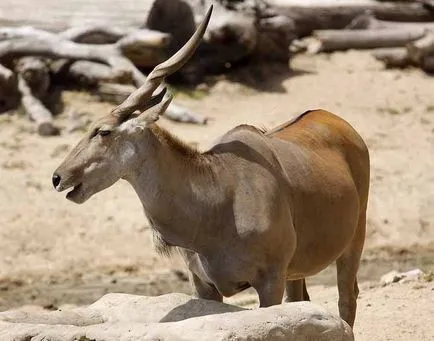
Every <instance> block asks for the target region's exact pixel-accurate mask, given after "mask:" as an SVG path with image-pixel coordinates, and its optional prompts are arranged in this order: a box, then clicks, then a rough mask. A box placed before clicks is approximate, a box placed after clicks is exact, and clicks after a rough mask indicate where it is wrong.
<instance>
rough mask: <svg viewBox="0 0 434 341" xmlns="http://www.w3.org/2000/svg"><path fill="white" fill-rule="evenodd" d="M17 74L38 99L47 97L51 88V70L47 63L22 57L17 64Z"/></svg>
mask: <svg viewBox="0 0 434 341" xmlns="http://www.w3.org/2000/svg"><path fill="white" fill-rule="evenodd" d="M14 69H15V72H17V73H18V74H19V75H20V76H21V77H22V78H23V79H24V80H25V81H26V84H27V85H28V86H29V88H30V89H31V90H32V93H33V95H34V96H36V97H37V98H43V97H44V96H46V95H47V92H48V88H49V87H50V70H49V67H48V65H47V62H46V61H44V60H43V59H41V58H38V57H22V58H20V59H19V60H18V61H17V62H16V64H15V68H14Z"/></svg>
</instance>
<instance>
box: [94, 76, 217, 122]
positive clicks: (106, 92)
mask: <svg viewBox="0 0 434 341" xmlns="http://www.w3.org/2000/svg"><path fill="white" fill-rule="evenodd" d="M134 90H136V87H134V86H132V85H128V84H112V83H99V84H98V85H97V87H96V94H97V95H98V96H99V97H100V98H101V99H103V100H105V101H109V102H112V103H115V104H120V103H122V102H123V101H124V100H125V99H126V98H127V97H128V96H129V95H130V94H131V93H132V92H133V91H134ZM164 116H165V117H167V118H169V119H170V120H172V121H176V122H184V123H195V124H206V123H207V122H208V118H207V117H203V116H202V115H200V114H197V113H194V112H192V111H191V110H189V109H187V108H184V107H183V106H180V105H178V104H173V103H172V104H171V105H170V106H169V107H168V108H167V111H166V112H165V113H164Z"/></svg>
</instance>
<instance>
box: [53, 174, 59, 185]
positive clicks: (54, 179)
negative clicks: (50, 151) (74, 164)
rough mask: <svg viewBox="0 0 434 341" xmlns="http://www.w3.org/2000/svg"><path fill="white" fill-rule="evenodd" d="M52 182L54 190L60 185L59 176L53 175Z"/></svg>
mask: <svg viewBox="0 0 434 341" xmlns="http://www.w3.org/2000/svg"><path fill="white" fill-rule="evenodd" d="M52 180H53V186H54V188H56V187H57V185H58V184H60V176H59V175H57V174H53V178H52Z"/></svg>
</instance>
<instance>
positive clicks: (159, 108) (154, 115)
mask: <svg viewBox="0 0 434 341" xmlns="http://www.w3.org/2000/svg"><path fill="white" fill-rule="evenodd" d="M172 99H173V95H172V94H171V93H167V94H166V96H165V97H164V98H163V100H162V101H161V102H160V103H158V104H156V105H154V106H153V107H151V108H149V109H148V110H146V111H144V112H142V113H141V114H140V115H139V116H138V117H137V118H136V120H137V123H139V124H140V125H148V124H152V123H154V122H156V121H158V119H159V118H160V116H161V115H163V114H164V113H165V111H166V110H167V107H168V106H169V104H170V102H172Z"/></svg>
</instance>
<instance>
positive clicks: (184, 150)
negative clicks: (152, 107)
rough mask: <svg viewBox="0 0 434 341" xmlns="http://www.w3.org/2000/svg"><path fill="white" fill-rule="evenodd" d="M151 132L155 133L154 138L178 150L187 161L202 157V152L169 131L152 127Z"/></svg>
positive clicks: (156, 126) (155, 126)
mask: <svg viewBox="0 0 434 341" xmlns="http://www.w3.org/2000/svg"><path fill="white" fill-rule="evenodd" d="M151 130H152V132H153V133H154V136H155V137H156V138H157V139H158V140H159V141H160V142H162V143H165V144H167V145H168V146H169V147H170V148H171V149H173V150H176V151H177V152H178V153H179V154H181V155H182V156H184V157H185V158H186V159H194V158H197V157H198V156H200V152H199V151H198V150H197V149H196V148H194V147H192V146H190V145H188V144H187V143H185V142H183V141H182V140H180V139H179V138H177V137H176V136H174V135H172V134H171V133H170V132H168V131H167V130H165V129H163V128H161V127H159V126H158V125H156V124H154V125H152V127H151Z"/></svg>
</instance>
